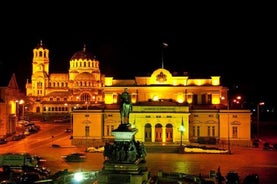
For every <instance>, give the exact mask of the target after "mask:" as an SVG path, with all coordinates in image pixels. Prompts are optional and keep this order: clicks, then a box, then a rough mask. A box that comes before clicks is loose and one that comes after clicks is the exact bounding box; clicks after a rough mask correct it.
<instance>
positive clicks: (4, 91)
mask: <svg viewBox="0 0 277 184" xmlns="http://www.w3.org/2000/svg"><path fill="white" fill-rule="evenodd" d="M24 97H25V95H24V93H22V92H21V91H20V90H19V88H18V85H17V81H16V76H15V74H12V76H11V79H10V81H9V82H7V85H5V86H1V87H0V137H7V136H10V135H12V134H14V133H16V122H17V121H18V120H19V119H20V117H22V116H23V114H24Z"/></svg>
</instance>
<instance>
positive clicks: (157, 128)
mask: <svg viewBox="0 0 277 184" xmlns="http://www.w3.org/2000/svg"><path fill="white" fill-rule="evenodd" d="M155 142H162V125H161V124H157V125H156V126H155Z"/></svg>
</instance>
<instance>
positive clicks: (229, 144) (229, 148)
mask: <svg viewBox="0 0 277 184" xmlns="http://www.w3.org/2000/svg"><path fill="white" fill-rule="evenodd" d="M227 110H228V115H227V126H228V127H227V129H228V140H227V142H228V153H229V154H231V143H230V120H229V114H230V105H229V102H228V105H227Z"/></svg>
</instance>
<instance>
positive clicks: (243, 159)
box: [0, 122, 277, 184]
mask: <svg viewBox="0 0 277 184" xmlns="http://www.w3.org/2000/svg"><path fill="white" fill-rule="evenodd" d="M36 124H38V125H40V126H41V131H40V132H39V133H36V134H33V135H30V136H28V137H26V138H25V139H22V140H20V141H9V142H8V143H7V144H5V145H0V153H7V152H21V153H22V152H28V153H31V154H36V155H40V156H42V157H44V158H45V159H46V160H47V161H46V163H45V166H46V167H48V168H49V169H50V170H51V173H52V174H54V173H55V172H57V171H60V170H64V169H68V170H69V171H78V170H83V171H95V170H101V169H102V167H103V162H104V157H103V154H102V153H86V156H87V159H86V161H85V162H77V163H68V162H65V161H64V160H63V159H62V158H61V156H62V155H66V154H69V153H72V152H79V151H84V148H81V147H75V146H72V145H71V143H70V139H69V138H70V135H71V134H70V133H65V131H64V130H65V129H66V128H69V126H70V125H69V124H66V123H58V124H55V125H54V123H39V122H38V123H36ZM52 144H58V145H60V146H61V147H59V148H53V147H52V146H51V145H52ZM231 150H232V154H196V153H195V154H187V153H186V154H179V153H148V154H147V156H146V166H147V168H148V170H149V171H150V173H151V174H152V175H156V174H157V172H158V171H159V170H162V171H163V172H182V173H186V174H195V175H198V174H201V175H203V176H208V175H209V172H210V171H211V170H217V168H218V167H219V166H220V168H221V172H222V174H223V175H224V176H225V175H226V174H227V172H228V171H230V170H234V171H237V172H238V173H239V175H240V177H241V179H243V178H244V177H245V176H246V175H248V174H253V173H256V174H258V175H259V176H260V183H262V184H269V183H270V184H271V183H274V182H276V181H277V175H276V173H277V157H276V156H277V151H264V150H263V149H262V147H259V148H249V147H248V148H246V147H243V148H242V147H234V146H232V147H231Z"/></svg>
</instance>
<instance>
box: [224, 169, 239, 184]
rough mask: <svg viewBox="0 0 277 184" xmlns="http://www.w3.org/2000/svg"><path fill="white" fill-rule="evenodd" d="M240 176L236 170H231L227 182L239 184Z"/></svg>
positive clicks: (228, 183)
mask: <svg viewBox="0 0 277 184" xmlns="http://www.w3.org/2000/svg"><path fill="white" fill-rule="evenodd" d="M239 183H240V177H239V174H238V173H237V172H235V171H229V172H228V173H227V175H226V184H239Z"/></svg>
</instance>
